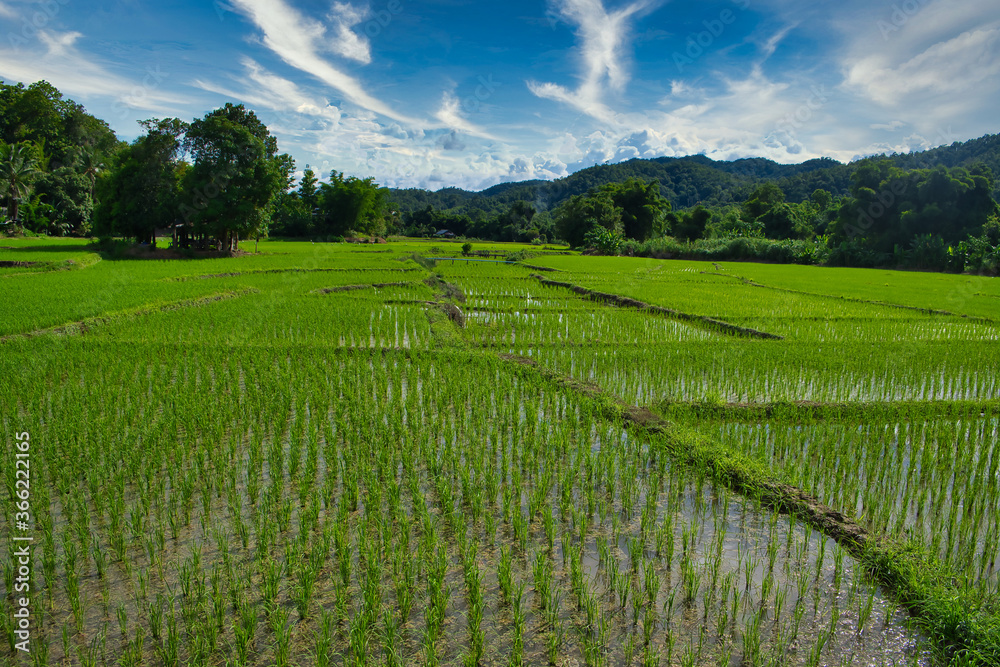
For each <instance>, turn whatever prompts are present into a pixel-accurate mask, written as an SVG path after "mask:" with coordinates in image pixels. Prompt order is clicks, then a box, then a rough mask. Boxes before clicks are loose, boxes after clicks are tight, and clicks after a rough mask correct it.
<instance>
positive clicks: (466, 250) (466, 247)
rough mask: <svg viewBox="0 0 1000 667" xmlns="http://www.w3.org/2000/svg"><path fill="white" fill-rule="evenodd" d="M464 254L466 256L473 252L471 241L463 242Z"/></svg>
mask: <svg viewBox="0 0 1000 667" xmlns="http://www.w3.org/2000/svg"><path fill="white" fill-rule="evenodd" d="M462 254H463V255H465V256H466V257H468V256H469V255H471V254H472V244H471V243H463V244H462Z"/></svg>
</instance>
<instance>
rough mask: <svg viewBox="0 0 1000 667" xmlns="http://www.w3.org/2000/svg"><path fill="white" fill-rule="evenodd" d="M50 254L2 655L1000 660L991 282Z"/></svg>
mask: <svg viewBox="0 0 1000 667" xmlns="http://www.w3.org/2000/svg"><path fill="white" fill-rule="evenodd" d="M28 241H29V240H20V241H11V242H9V243H8V242H5V243H4V244H0V245H10V246H12V247H11V248H8V249H5V250H3V251H0V252H4V253H7V254H11V255H13V256H19V257H30V258H32V259H25V260H23V261H25V262H27V261H32V262H36V261H38V262H44V263H40V264H32V265H28V266H25V265H23V262H22V263H20V264H15V263H14V260H11V262H12V263H11V264H10V265H9V266H2V267H0V287H2V290H3V294H4V298H3V299H2V300H0V431H2V437H3V441H4V443H5V447H4V449H3V456H4V461H3V468H2V469H3V471H4V481H5V487H6V494H5V495H4V501H3V507H4V519H5V520H4V522H3V523H2V525H0V539H2V540H3V542H4V544H5V545H6V548H5V549H4V550H3V551H2V555H0V573H2V577H0V594H2V600H3V607H4V608H3V610H2V611H0V635H2V636H3V638H4V641H3V644H2V646H0V655H2V656H3V659H4V661H6V662H8V663H11V664H37V665H47V664H80V665H99V664H114V665H145V664H164V665H181V664H185V665H188V664H191V665H303V666H304V665H313V664H317V665H327V664H348V665H475V664H479V665H545V664H551V665H731V666H734V667H735V666H736V665H744V664H745V665H764V664H789V665H854V664H856V665H934V664H958V665H965V664H987V665H992V664H1000V620H998V619H1000V606H998V605H1000V603H998V600H1000V598H998V588H1000V583H998V574H997V570H998V568H1000V555H998V542H1000V519H998V517H1000V490H998V488H1000V470H998V466H1000V444H998V443H1000V438H998V421H1000V380H998V379H997V378H998V370H1000V349H998V348H1000V346H998V345H997V340H996V338H997V335H998V331H1000V330H998V327H997V325H998V320H1000V308H997V307H996V306H995V304H994V305H993V308H991V307H990V306H991V303H992V302H995V301H996V299H997V297H998V296H1000V286H998V283H996V282H995V279H987V278H980V277H975V276H948V275H939V274H896V273H888V272H884V271H858V270H851V271H839V270H836V269H822V270H820V269H815V268H814V267H796V266H763V265H741V264H728V263H727V264H721V265H720V264H711V263H696V262H674V261H660V260H645V259H642V260H636V259H629V258H600V257H581V256H577V255H570V254H560V253H556V252H555V251H552V252H544V251H542V252H539V253H538V254H536V255H535V256H532V257H530V258H528V259H526V260H524V261H523V262H522V263H505V262H502V261H500V262H485V261H465V260H463V259H461V258H459V257H457V255H458V252H457V251H458V248H459V246H458V245H456V244H438V245H437V246H435V245H434V244H430V243H390V244H384V245H372V246H352V245H348V244H310V243H281V242H266V243H261V245H260V252H259V253H258V254H253V255H246V256H242V257H236V258H219V259H174V260H148V259H143V260H139V259H132V260H110V259H106V258H105V259H102V258H101V256H100V255H99V254H96V253H94V252H92V250H91V249H90V248H88V247H86V246H84V245H83V244H82V243H81V242H77V243H72V242H61V243H56V242H52V243H51V245H47V242H41V241H38V240H34V239H32V240H30V241H31V243H28ZM17 244H21V246H23V247H21V246H18V247H17V248H15V247H14V246H15V245H17ZM32 244H33V245H32ZM518 249H525V248H516V247H503V246H497V247H496V248H494V250H495V251H499V252H509V251H514V250H518ZM536 251H537V249H536ZM19 253H20V254H19ZM36 257H50V258H51V259H48V260H45V259H43V260H38V259H34V258H36ZM429 257H438V258H450V257H456V259H455V260H451V259H438V260H429V259H427V258H429ZM0 259H6V255H4V256H3V257H0ZM68 260H73V261H72V262H71V263H67V261H68ZM19 455H21V456H19ZM23 461H27V462H28V464H24V463H19V462H23ZM27 538H30V539H27ZM25 550H27V552H28V554H29V555H27V556H25V555H24V553H25ZM22 559H24V560H23V561H22ZM24 561H27V565H24V566H23V567H24V568H26V569H27V573H28V574H27V576H26V577H25V576H24V572H25V570H24V569H22V564H23V562H24ZM25 579H26V581H25ZM21 586H26V588H21ZM22 598H26V600H22ZM22 610H26V611H22ZM22 618H27V619H28V620H27V627H26V628H25V626H24V623H22V620H21V619H22ZM25 632H27V636H28V639H27V640H25V639H24V637H25V636H26V635H25V634H23V633H25ZM19 633H20V634H19ZM24 641H27V643H26V644H25V643H23V642H24ZM23 648H28V649H29V651H28V652H25V651H24V650H22V649H23Z"/></svg>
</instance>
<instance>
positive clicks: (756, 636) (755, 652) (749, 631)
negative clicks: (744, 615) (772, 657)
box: [743, 612, 763, 665]
mask: <svg viewBox="0 0 1000 667" xmlns="http://www.w3.org/2000/svg"><path fill="white" fill-rule="evenodd" d="M762 620H763V612H761V613H756V614H751V615H750V618H749V619H748V620H747V622H746V624H745V625H744V627H743V662H744V664H749V665H758V664H760V663H761V659H762V657H763V653H762V651H761V622H762Z"/></svg>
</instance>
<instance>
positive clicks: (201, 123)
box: [179, 103, 293, 250]
mask: <svg viewBox="0 0 1000 667" xmlns="http://www.w3.org/2000/svg"><path fill="white" fill-rule="evenodd" d="M184 147H185V149H186V150H187V151H188V152H189V153H190V154H191V155H192V157H193V158H194V165H193V166H192V168H191V169H190V170H188V171H187V172H186V174H185V177H184V182H183V186H182V187H183V190H184V194H183V200H184V201H183V202H182V204H181V206H180V208H179V211H180V214H181V216H182V217H183V220H184V222H185V223H189V224H191V225H192V227H193V230H194V232H195V233H196V234H198V235H201V236H208V237H212V238H214V239H216V240H217V241H218V243H219V246H220V248H223V249H227V250H228V249H235V248H236V245H237V243H238V240H239V239H240V238H251V237H255V236H256V237H259V236H267V232H268V225H269V223H270V217H271V213H272V206H273V204H274V203H275V199H276V198H277V197H278V195H279V194H280V193H281V192H283V191H285V190H286V189H287V187H288V184H289V178H290V174H291V170H292V167H293V164H292V163H291V158H289V157H288V156H287V155H278V142H277V140H276V139H275V138H274V137H272V136H271V134H270V132H268V129H267V126H265V125H264V124H263V123H262V122H260V120H258V119H257V116H256V114H254V112H253V111H250V110H248V109H246V108H245V107H244V106H243V105H242V104H240V105H233V104H228V103H227V104H226V105H225V106H224V107H223V108H221V109H216V110H215V111H211V112H209V113H208V114H206V115H205V117H204V118H200V119H198V120H195V121H194V122H193V123H191V125H190V127H189V128H188V129H187V132H186V134H185V138H184Z"/></svg>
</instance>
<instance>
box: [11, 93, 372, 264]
mask: <svg viewBox="0 0 1000 667" xmlns="http://www.w3.org/2000/svg"><path fill="white" fill-rule="evenodd" d="M140 124H141V126H142V128H143V130H144V133H143V134H142V135H141V136H139V137H138V138H137V139H136V140H134V141H133V142H131V143H126V142H123V141H120V140H118V139H117V137H116V136H115V134H114V132H113V131H112V130H111V129H110V128H109V127H108V125H107V123H105V122H104V121H101V120H99V119H97V118H95V117H93V116H91V115H90V114H88V113H86V110H85V109H84V108H83V107H82V106H81V105H79V104H77V103H75V102H73V101H72V100H68V99H65V98H63V96H62V94H61V93H60V92H59V91H58V90H57V89H56V88H55V87H53V86H52V85H50V84H48V83H47V82H45V81H40V82H38V83H35V84H32V85H30V86H27V87H25V86H24V85H23V84H17V85H6V84H3V83H2V82H0V202H2V204H3V206H2V209H0V231H7V232H12V231H19V230H27V231H30V232H33V233H40V234H51V235H59V236H65V235H71V234H75V235H80V236H88V235H89V236H102V237H113V236H120V237H124V238H127V239H131V240H134V241H136V242H141V243H149V244H152V245H155V243H156V235H157V233H158V232H159V233H161V234H162V233H167V234H169V235H171V236H175V237H176V238H177V240H178V243H179V244H180V245H181V246H184V247H195V248H203V249H204V248H215V249H220V250H233V249H235V248H236V246H237V243H238V241H239V239H248V238H260V237H265V236H268V235H269V234H273V233H280V234H286V235H293V236H305V235H311V236H322V237H326V238H336V237H338V236H344V235H349V234H371V235H380V234H384V233H385V232H386V229H387V223H386V219H387V217H388V216H389V211H388V206H387V197H386V192H387V191H386V190H385V189H384V188H382V187H380V186H379V185H378V184H376V183H375V181H374V179H373V178H356V177H353V176H349V177H345V176H344V174H343V173H340V172H337V171H334V172H333V173H332V174H331V175H330V180H329V182H325V183H319V182H318V181H319V179H318V177H317V175H316V174H315V173H314V172H313V171H312V170H311V169H308V168H306V169H305V172H304V175H303V176H302V178H301V179H299V182H298V184H297V186H296V184H295V183H294V178H293V172H294V170H295V163H294V160H293V159H292V158H291V157H290V156H289V155H288V154H286V153H279V152H278V144H277V140H276V139H275V138H274V137H273V136H272V135H271V134H270V132H269V130H268V128H267V126H266V125H265V124H264V123H263V122H261V121H260V119H258V118H257V116H256V114H255V113H254V112H253V111H251V110H249V109H246V108H245V107H244V106H243V105H233V104H226V105H225V106H224V107H222V108H219V109H215V110H214V111H211V112H209V113H207V114H206V115H205V116H204V117H202V118H199V119H195V120H193V121H191V122H186V121H183V120H181V119H178V118H166V119H156V118H154V119H150V120H146V121H142V122H141V123H140ZM293 186H295V187H293Z"/></svg>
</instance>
